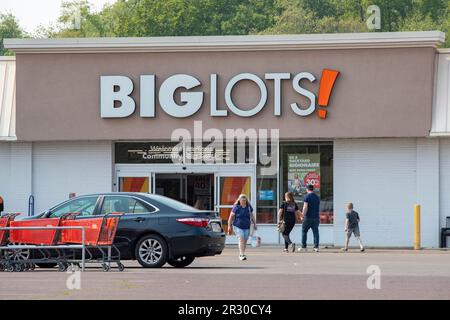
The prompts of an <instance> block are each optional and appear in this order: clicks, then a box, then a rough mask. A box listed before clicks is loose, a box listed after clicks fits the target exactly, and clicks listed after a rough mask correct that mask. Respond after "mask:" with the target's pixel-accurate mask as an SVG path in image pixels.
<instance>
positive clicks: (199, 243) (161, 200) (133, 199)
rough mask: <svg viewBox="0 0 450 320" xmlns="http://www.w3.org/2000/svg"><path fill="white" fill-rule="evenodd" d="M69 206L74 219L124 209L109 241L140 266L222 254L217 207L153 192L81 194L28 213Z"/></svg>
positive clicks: (181, 263)
mask: <svg viewBox="0 0 450 320" xmlns="http://www.w3.org/2000/svg"><path fill="white" fill-rule="evenodd" d="M69 212H78V213H79V216H78V217H77V219H83V218H84V217H92V216H95V215H103V214H107V213H111V212H123V213H124V215H123V216H122V217H121V218H120V220H119V225H118V228H117V233H116V236H115V238H114V245H115V246H116V247H117V248H118V249H119V251H120V255H121V259H122V260H137V261H138V262H139V263H140V264H141V265H142V266H143V267H145V268H157V267H161V266H163V265H164V264H166V263H169V264H170V265H172V266H174V267H185V266H188V265H189V264H191V263H192V262H193V261H194V259H195V258H196V257H203V256H214V255H217V254H221V253H222V250H223V248H224V246H225V233H224V232H223V229H222V223H221V220H220V219H219V217H218V214H217V213H216V212H214V211H203V210H197V209H195V208H193V207H191V206H188V205H186V204H184V203H182V202H179V201H176V200H173V199H170V198H167V197H164V196H160V195H155V194H146V193H122V192H117V193H104V194H92V195H84V196H79V197H76V198H72V199H70V200H68V201H65V202H63V203H61V204H59V205H57V206H55V207H53V208H51V209H50V210H48V211H46V212H44V213H42V214H40V215H36V216H34V217H30V218H27V219H35V218H55V217H60V216H62V215H63V214H65V213H69ZM42 266H43V267H48V266H49V265H42Z"/></svg>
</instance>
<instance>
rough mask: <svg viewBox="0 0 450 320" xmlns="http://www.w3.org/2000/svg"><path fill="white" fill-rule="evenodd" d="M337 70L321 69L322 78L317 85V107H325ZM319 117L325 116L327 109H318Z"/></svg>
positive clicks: (337, 73) (323, 117)
mask: <svg viewBox="0 0 450 320" xmlns="http://www.w3.org/2000/svg"><path fill="white" fill-rule="evenodd" d="M338 75H339V71H336V70H328V69H323V70H322V78H321V79H320V86H319V107H323V108H326V107H327V106H328V102H329V100H330V95H331V91H332V90H333V86H334V82H335V81H336V78H337V76H338ZM318 115H319V118H320V119H325V118H326V117H327V110H324V109H320V108H319V111H318Z"/></svg>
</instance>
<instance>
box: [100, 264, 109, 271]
mask: <svg viewBox="0 0 450 320" xmlns="http://www.w3.org/2000/svg"><path fill="white" fill-rule="evenodd" d="M102 268H103V271H105V272H108V271H109V270H111V267H110V265H109V264H107V263H102Z"/></svg>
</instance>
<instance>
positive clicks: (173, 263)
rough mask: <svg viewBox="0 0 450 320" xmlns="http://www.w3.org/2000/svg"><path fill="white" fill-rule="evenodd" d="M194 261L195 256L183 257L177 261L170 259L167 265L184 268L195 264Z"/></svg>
mask: <svg viewBox="0 0 450 320" xmlns="http://www.w3.org/2000/svg"><path fill="white" fill-rule="evenodd" d="M194 260H195V257H194V256H182V257H178V258H176V259H169V261H167V263H168V264H170V265H171V266H172V267H175V268H184V267H187V266H188V265H190V264H191V263H192V262H194Z"/></svg>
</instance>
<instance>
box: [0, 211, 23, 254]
mask: <svg viewBox="0 0 450 320" xmlns="http://www.w3.org/2000/svg"><path fill="white" fill-rule="evenodd" d="M18 215H20V213H5V214H3V215H1V216H0V228H8V227H9V226H10V224H11V221H13V220H14V218H15V217H17V216H18ZM8 241H9V230H0V245H1V246H4V245H6V244H7V243H8Z"/></svg>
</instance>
